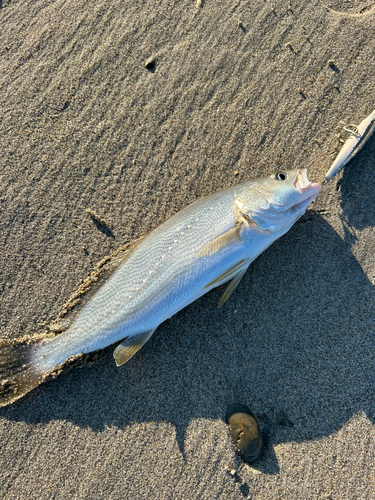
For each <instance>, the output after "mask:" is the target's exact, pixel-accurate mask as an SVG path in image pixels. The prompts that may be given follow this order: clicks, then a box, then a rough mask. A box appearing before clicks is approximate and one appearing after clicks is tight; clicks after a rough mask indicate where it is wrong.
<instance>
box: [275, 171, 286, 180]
mask: <svg viewBox="0 0 375 500" xmlns="http://www.w3.org/2000/svg"><path fill="white" fill-rule="evenodd" d="M275 177H276V179H277V180H278V181H285V179H286V174H285V173H284V172H281V173H279V174H276V176H275Z"/></svg>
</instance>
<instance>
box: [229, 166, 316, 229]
mask: <svg viewBox="0 0 375 500" xmlns="http://www.w3.org/2000/svg"><path fill="white" fill-rule="evenodd" d="M320 189H321V186H320V184H317V183H314V184H312V183H311V182H310V181H309V180H308V178H307V172H306V169H303V170H290V171H286V172H281V173H278V174H272V175H270V176H269V177H266V178H264V179H259V180H258V181H255V182H254V183H252V184H251V186H250V187H247V188H245V189H244V190H243V191H242V192H241V193H239V194H238V195H237V196H236V199H235V203H236V205H237V207H238V209H239V211H240V214H242V215H243V217H244V218H245V219H246V218H249V219H250V220H251V221H253V222H254V223H256V224H257V226H258V227H259V229H261V230H262V231H267V232H273V231H279V230H284V229H285V228H286V227H290V226H291V225H292V224H293V223H294V222H295V221H296V220H297V219H298V218H299V217H301V215H303V213H304V212H305V210H306V208H307V206H308V205H309V204H310V203H311V201H312V200H313V199H314V198H315V196H316V195H317V194H318V193H319V192H320Z"/></svg>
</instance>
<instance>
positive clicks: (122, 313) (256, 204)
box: [0, 170, 321, 406]
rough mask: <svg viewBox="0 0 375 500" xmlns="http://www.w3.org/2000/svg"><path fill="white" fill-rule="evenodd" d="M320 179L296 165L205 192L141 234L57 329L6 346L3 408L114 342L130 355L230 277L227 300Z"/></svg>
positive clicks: (2, 346)
mask: <svg viewBox="0 0 375 500" xmlns="http://www.w3.org/2000/svg"><path fill="white" fill-rule="evenodd" d="M320 190H321V185H320V184H318V183H311V182H309V180H308V179H307V173H306V170H293V171H288V172H282V173H279V174H276V175H271V176H269V177H266V178H264V179H259V180H255V181H251V182H246V183H244V184H240V185H237V186H233V187H230V188H228V189H225V190H224V191H220V192H217V193H214V194H212V195H210V196H207V197H205V198H202V199H200V200H198V201H196V202H195V203H193V204H192V205H190V206H188V207H187V208H185V209H184V210H182V211H181V212H179V213H177V214H176V215H174V216H173V217H172V218H170V219H169V220H167V221H166V222H164V224H162V225H161V226H159V227H158V228H157V229H155V230H154V231H152V232H151V233H150V234H149V235H148V236H147V237H146V238H145V239H143V240H142V241H141V242H140V243H139V244H138V245H137V246H136V247H135V248H134V249H133V250H132V251H131V252H130V254H129V256H128V257H127V259H126V261H125V262H124V263H123V264H122V265H121V267H120V268H119V269H118V270H117V271H116V273H115V274H114V275H113V276H112V277H111V278H110V279H109V280H108V281H107V282H106V283H105V284H104V285H103V286H102V288H100V289H99V291H98V292H97V293H96V294H95V295H94V297H93V298H92V299H91V300H90V301H89V302H88V303H87V305H86V306H85V307H84V308H83V309H82V311H81V313H80V314H79V315H78V317H77V319H76V320H75V321H74V322H73V324H72V325H71V327H70V328H69V329H68V330H67V331H66V332H64V333H62V334H61V335H59V336H57V337H54V338H46V339H43V340H36V341H34V342H33V341H30V342H22V343H9V342H6V341H1V343H0V406H5V405H7V404H10V403H12V402H13V401H15V400H16V399H18V398H20V397H21V396H23V395H24V394H25V393H26V392H28V391H30V390H31V389H33V388H34V387H35V386H37V385H38V384H40V383H41V382H42V381H43V380H44V379H45V378H46V376H48V375H49V374H51V373H53V372H54V371H56V367H61V365H62V364H63V363H65V361H66V360H67V359H69V358H71V357H72V356H76V355H80V354H84V353H89V352H92V351H95V350H97V349H102V348H104V347H106V346H108V345H110V344H113V343H114V342H118V341H120V340H123V341H122V343H121V344H120V345H119V346H118V347H117V348H116V349H115V351H114V357H115V361H116V364H117V365H122V364H123V363H125V362H126V361H128V360H129V359H130V358H131V357H132V356H133V355H134V354H135V353H136V352H137V351H138V349H140V348H141V347H142V345H143V344H144V343H145V342H147V340H149V338H150V337H151V335H152V334H153V333H154V331H155V330H156V328H157V327H158V326H159V325H160V324H161V323H163V321H165V320H166V319H168V318H170V317H171V316H173V315H174V314H176V313H177V312H178V311H180V310H181V309H182V308H184V307H185V306H187V305H188V304H190V303H191V302H193V301H194V300H196V299H198V298H199V297H201V296H202V295H204V294H205V293H207V292H208V291H210V290H211V289H212V288H215V287H217V286H219V285H222V284H223V283H226V282H227V281H231V282H230V284H229V286H228V288H227V289H226V291H225V293H224V295H223V297H222V299H221V301H220V305H222V304H224V302H225V301H226V300H227V299H228V298H229V296H230V295H231V293H232V292H233V290H234V289H235V288H236V286H237V285H238V283H239V281H240V280H241V278H242V276H243V275H244V274H245V272H246V270H247V268H248V267H249V265H250V263H251V262H252V261H253V260H254V259H256V258H257V257H258V256H259V255H260V254H261V253H262V252H263V251H264V250H265V249H266V248H267V247H269V246H270V245H271V244H272V243H273V242H274V241H275V240H277V239H278V238H280V236H282V235H283V234H285V233H286V232H287V231H288V230H289V229H290V228H291V227H292V226H293V224H294V223H295V222H296V220H297V219H298V218H299V217H301V215H302V214H304V212H305V210H306V208H307V207H308V205H309V204H310V203H311V202H312V200H313V199H314V198H315V197H316V196H317V195H318V193H319V192H320Z"/></svg>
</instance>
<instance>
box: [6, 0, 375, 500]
mask: <svg viewBox="0 0 375 500" xmlns="http://www.w3.org/2000/svg"><path fill="white" fill-rule="evenodd" d="M0 7H1V8H0V53H1V57H0V181H1V182H0V214H1V218H0V228H1V230H0V239H1V248H2V251H1V252H0V259H1V264H0V265H1V272H0V286H1V293H2V295H1V304H0V308H1V310H0V328H1V330H0V336H1V337H2V338H5V339H10V338H18V337H22V336H24V335H33V334H37V333H41V332H43V331H46V330H47V329H48V327H49V325H50V324H51V323H53V321H54V320H55V318H56V317H57V315H58V313H59V312H60V311H61V308H62V307H63V304H64V303H65V302H66V301H67V299H68V298H69V297H70V296H71V295H72V294H73V293H74V292H75V291H76V290H77V289H78V287H79V286H80V284H81V283H82V280H84V279H85V278H87V277H88V276H89V275H90V273H91V272H92V270H93V269H94V267H95V265H96V263H98V262H99V261H100V260H101V259H102V258H103V257H105V256H106V255H109V254H110V253H111V252H113V251H114V250H116V249H117V248H119V247H121V246H122V245H124V244H127V243H129V242H131V241H134V240H136V239H137V238H139V237H141V236H143V235H146V234H147V233H148V232H150V231H151V230H152V229H153V228H155V227H157V226H158V225H159V224H160V223H161V222H163V221H164V220H165V219H166V218H168V217H170V216H171V215H173V214H174V213H176V212H177V211H178V210H180V209H181V208H183V207H185V206H186V205H188V204H189V203H191V202H193V201H195V200H196V199H198V198H199V197H201V196H203V195H206V194H209V193H212V192H214V191H216V190H218V189H221V188H224V187H226V186H229V185H231V184H233V183H237V182H241V181H244V180H246V179H251V178H256V177H258V176H261V175H266V174H269V173H271V172H275V171H283V170H286V169H293V168H300V167H305V168H307V169H308V172H309V177H310V179H311V180H318V181H319V180H321V179H322V178H323V176H324V174H325V172H326V171H327V169H328V167H329V165H330V163H331V162H332V161H333V159H334V157H335V155H336V154H337V151H338V150H339V148H340V142H339V139H338V138H337V133H338V131H339V128H340V125H342V123H359V122H360V121H361V120H362V119H363V118H364V117H365V116H367V115H368V114H369V113H370V112H371V111H373V109H374V108H375V99H374V86H375V76H374V64H375V38H374V26H375V7H374V6H373V2H372V1H371V0H356V1H354V2H351V3H349V2H344V1H341V0H327V2H323V1H321V0H311V1H303V2H296V1H292V2H291V3H290V4H288V3H287V2H276V1H275V2H271V1H264V0H256V1H254V2H233V1H232V2H230V1H226V0H224V1H223V2H219V3H218V2H213V1H209V0H207V1H203V4H202V7H201V8H197V7H196V3H195V2H193V1H191V2H173V1H172V2H167V1H151V0H149V1H147V2H145V1H143V2H142V1H138V2H130V1H127V2H124V1H122V2H119V1H117V0H114V1H113V2H106V1H102V0H99V1H97V2H95V3H94V4H93V3H92V2H88V1H87V0H82V1H79V0H78V1H74V2H73V1H72V0H66V1H54V2H52V1H48V0H46V1H41V0H36V1H34V2H26V1H23V0H19V1H13V0H2V1H0ZM146 66H147V67H146ZM374 157H375V137H372V138H371V139H370V141H369V142H368V144H367V145H366V147H365V148H364V149H363V150H362V151H361V152H360V153H359V155H358V156H357V158H356V159H355V161H354V162H353V163H351V164H350V165H349V166H348V167H347V169H346V170H345V171H344V173H343V174H340V175H339V177H338V178H337V180H336V179H335V180H334V181H333V182H331V183H330V184H328V185H327V186H325V187H324V189H323V191H322V193H321V195H320V196H319V197H318V198H317V200H316V201H315V202H314V203H313V205H312V206H311V208H310V210H309V211H308V212H307V214H306V215H305V216H304V217H303V219H301V220H300V221H299V222H298V223H297V224H296V225H295V226H294V227H293V228H292V230H291V231H290V232H289V233H288V234H287V235H286V236H284V237H283V238H282V239H280V240H279V241H278V242H276V243H275V244H274V245H273V246H272V247H271V248H269V249H268V250H267V251H266V252H265V253H264V254H263V255H261V256H260V257H259V258H258V259H257V261H255V262H254V263H253V264H252V266H251V268H250V270H249V271H248V273H247V274H246V276H245V277H244V278H243V280H242V282H241V284H240V285H239V287H238V288H237V290H236V292H235V293H234V294H233V296H232V297H231V298H230V300H229V301H228V302H227V303H226V304H225V306H224V307H223V308H220V309H218V308H217V307H216V306H217V303H218V300H219V298H220V296H221V294H222V293H223V289H222V288H220V289H217V290H214V291H213V292H211V293H209V294H208V295H207V296H205V297H203V298H201V299H200V300H198V301H197V302H195V303H194V304H192V305H190V306H189V307H188V308H186V309H185V310H183V311H181V312H180V313H179V314H178V315H176V316H175V317H173V318H172V319H171V320H170V321H167V322H166V323H164V324H163V325H161V326H160V327H159V328H158V330H157V332H156V333H155V334H154V336H153V337H152V339H151V340H150V341H149V342H148V343H147V345H146V346H145V347H144V348H143V349H142V350H141V351H139V353H137V355H136V356H135V357H134V358H133V359H131V360H130V361H129V363H127V364H126V365H124V366H122V367H120V368H116V366H115V363H114V360H113V356H112V353H113V347H110V348H108V349H106V350H105V351H104V352H103V354H102V356H101V359H100V360H99V361H97V362H95V363H91V364H87V365H84V366H83V367H81V368H77V369H74V370H72V371H70V372H68V373H66V374H63V375H61V376H60V377H58V378H56V379H55V380H52V381H50V382H47V383H45V384H43V385H41V386H40V387H38V388H36V389H35V390H34V391H32V392H31V393H30V394H29V395H27V396H26V397H24V398H23V399H21V400H19V401H18V402H17V403H15V404H13V405H12V406H9V407H7V408H3V409H1V410H0V443H1V445H0V450H1V452H0V496H1V498H3V499H4V500H5V499H7V500H8V499H37V500H42V499H51V498H54V499H59V498H64V499H66V498H69V499H70V498H71V499H75V498H77V499H83V498H90V499H100V498H105V499H122V498H126V499H135V498H139V499H143V498H144V499H146V498H155V499H157V498H160V499H163V500H164V499H168V498H171V499H172V498H173V499H176V498H178V499H190V498H199V499H201V498H202V499H206V498H207V499H214V498H220V499H221V498H223V499H224V498H225V499H236V500H237V499H246V498H248V499H261V500H263V499H291V498H298V499H305V498H306V499H322V498H327V499H328V498H330V499H332V500H336V499H353V498H355V499H370V498H372V496H373V485H374V484H375V472H374V471H375V428H374V422H375V403H374V400H375V390H374V380H375V377H374V375H375V374H374V361H375V360H374V357H375V356H374V347H375V346H374V311H375V293H374V284H375V275H374V269H375V256H374V255H375V252H374V249H375V243H374V242H375V229H374V221H375V205H374V188H375V175H374V172H375V170H374V168H375V165H374ZM233 403H242V404H246V405H247V406H249V407H250V409H251V410H252V411H253V412H254V414H255V415H256V416H257V417H258V420H259V424H260V426H261V430H262V432H263V437H264V440H265V443H266V445H265V448H264V451H263V453H262V456H261V457H260V459H259V460H258V461H257V462H256V463H255V464H254V465H253V466H249V465H246V464H244V463H243V462H242V461H241V459H240V458H239V457H238V455H237V454H236V451H235V447H234V444H233V443H232V441H231V438H230V436H229V432H228V428H227V425H226V423H225V414H226V410H227V406H228V405H230V404H233Z"/></svg>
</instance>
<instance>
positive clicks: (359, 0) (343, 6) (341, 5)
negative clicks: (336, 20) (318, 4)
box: [324, 0, 375, 17]
mask: <svg viewBox="0 0 375 500" xmlns="http://www.w3.org/2000/svg"><path fill="white" fill-rule="evenodd" d="M324 3H325V5H326V7H327V8H328V10H330V11H331V12H333V13H335V14H338V15H341V16H347V17H361V16H366V15H368V14H372V13H374V12H375V4H374V0H326V1H325V2H324Z"/></svg>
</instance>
